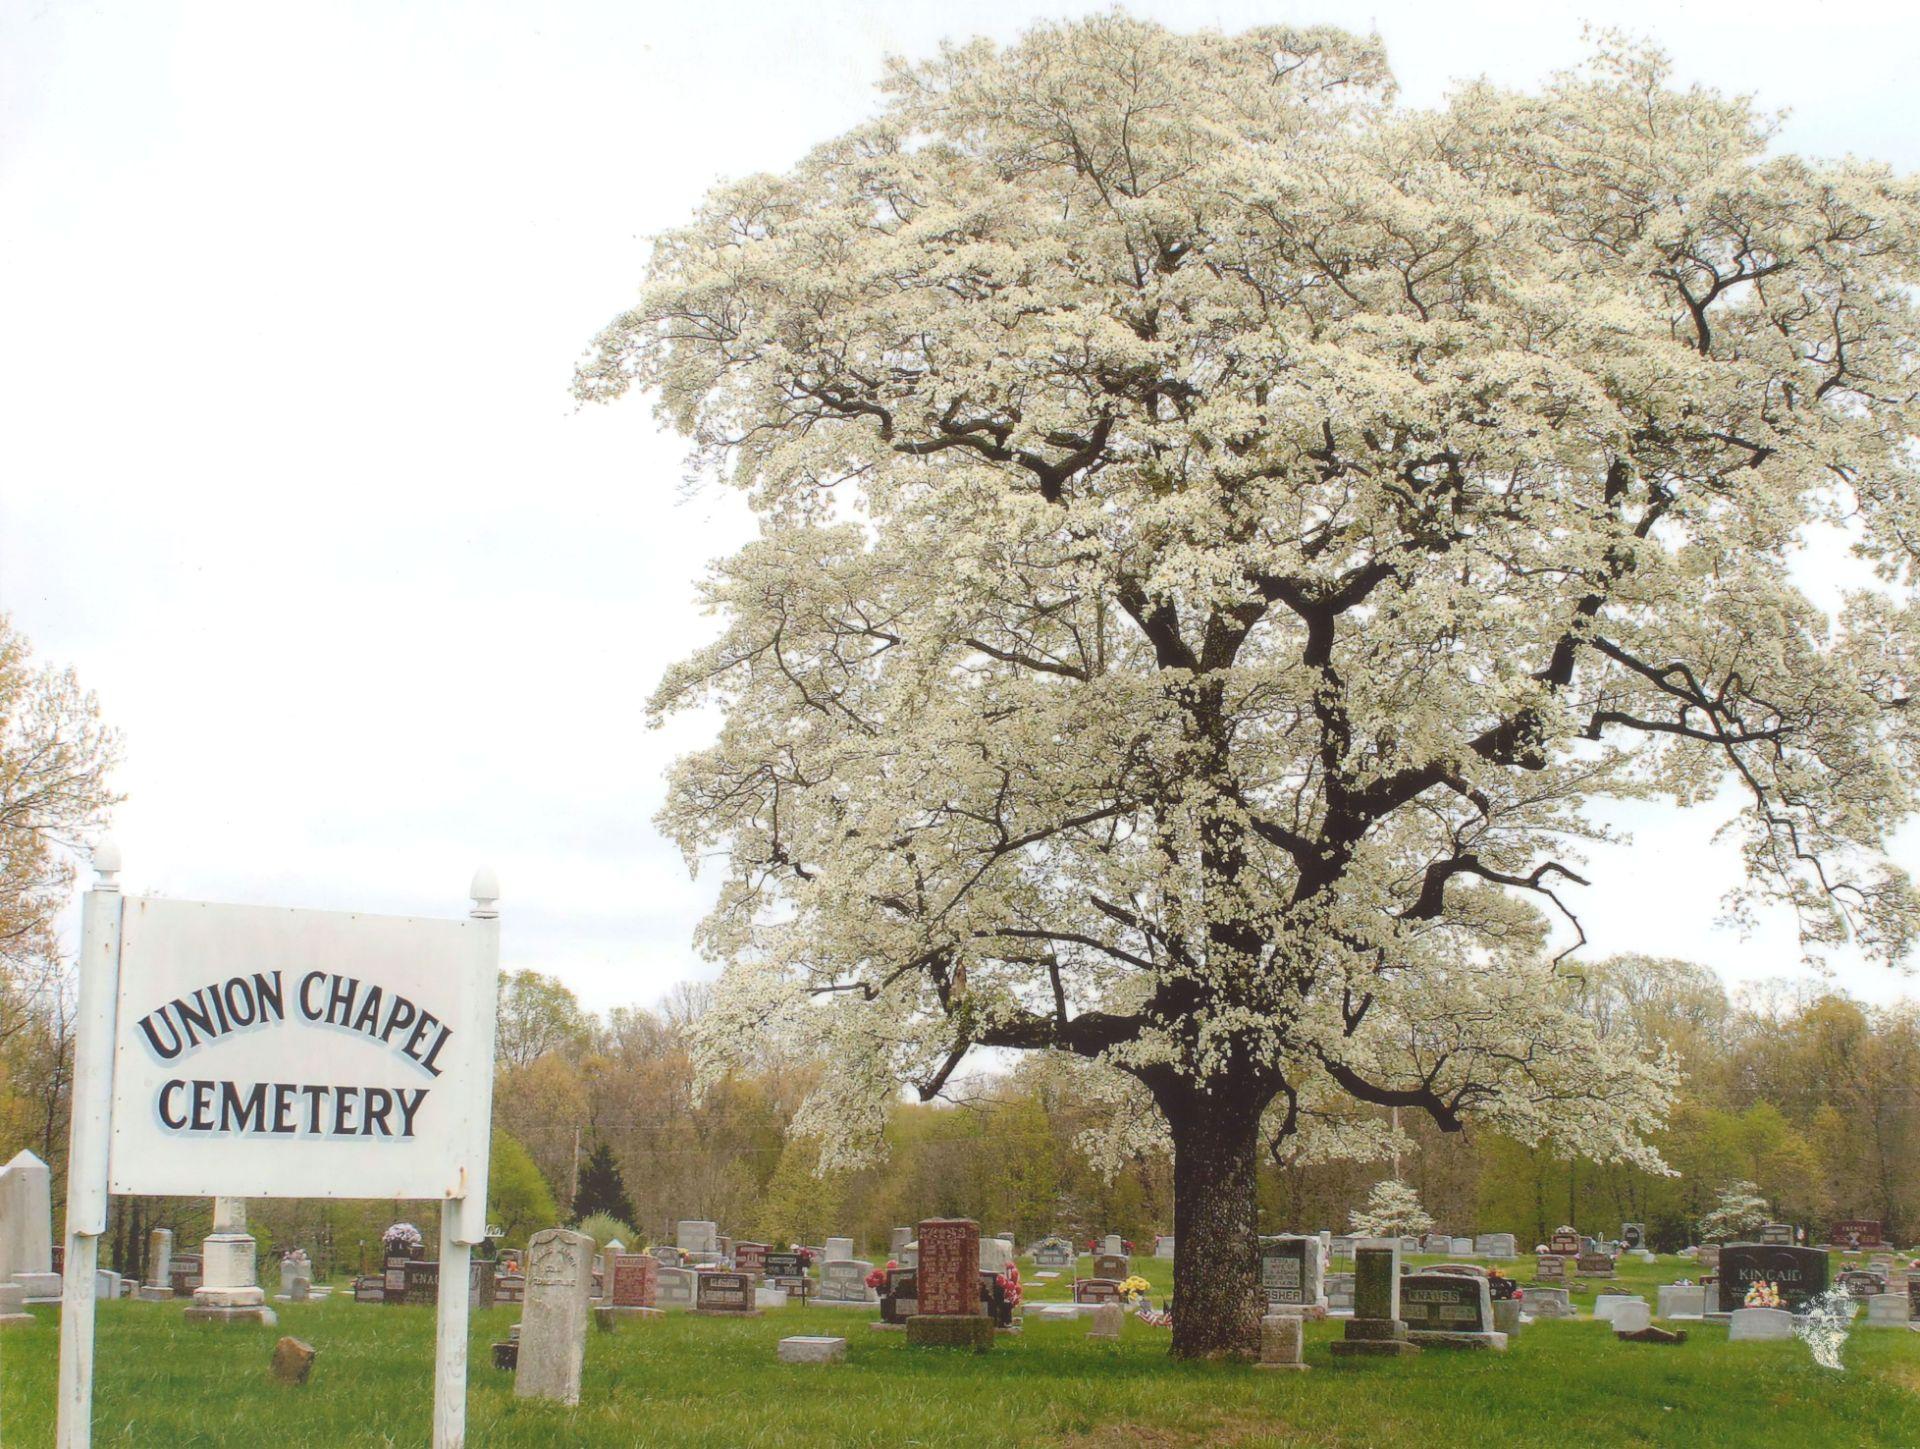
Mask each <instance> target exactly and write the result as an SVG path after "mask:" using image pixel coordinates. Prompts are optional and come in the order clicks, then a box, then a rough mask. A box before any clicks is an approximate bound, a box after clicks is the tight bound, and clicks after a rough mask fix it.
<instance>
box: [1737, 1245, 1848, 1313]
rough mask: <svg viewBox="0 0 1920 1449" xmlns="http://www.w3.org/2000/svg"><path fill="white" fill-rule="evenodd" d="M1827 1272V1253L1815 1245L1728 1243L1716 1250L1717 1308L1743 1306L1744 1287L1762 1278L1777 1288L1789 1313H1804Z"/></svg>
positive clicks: (1822, 1286) (1821, 1290) (1821, 1289)
mask: <svg viewBox="0 0 1920 1449" xmlns="http://www.w3.org/2000/svg"><path fill="white" fill-rule="evenodd" d="M1828 1271H1829V1269H1828V1262H1827V1255H1826V1253H1825V1252H1823V1251H1822V1250H1821V1249H1819V1248H1796V1247H1792V1246H1783V1245H1780V1244H1774V1243H1729V1244H1727V1246H1726V1247H1725V1248H1723V1249H1722V1250H1721V1252H1720V1273H1719V1279H1720V1311H1721V1312H1722V1313H1731V1312H1732V1311H1733V1310H1734V1309H1736V1308H1744V1307H1745V1306H1746V1302H1747V1289H1748V1288H1750V1287H1752V1286H1753V1285H1754V1284H1755V1283H1759V1282H1763V1281H1764V1282H1767V1283H1771V1284H1773V1285H1774V1286H1775V1287H1776V1288H1778V1289H1779V1290H1780V1298H1781V1301H1782V1302H1783V1303H1784V1304H1785V1305H1786V1307H1787V1309H1788V1311H1789V1312H1792V1313H1804V1312H1806V1310H1807V1304H1808V1303H1809V1302H1810V1301H1811V1300H1812V1299H1815V1298H1818V1297H1819V1296H1820V1295H1821V1294H1822V1293H1824V1292H1826V1291H1827V1276H1828Z"/></svg>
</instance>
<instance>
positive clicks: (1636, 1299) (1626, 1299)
mask: <svg viewBox="0 0 1920 1449" xmlns="http://www.w3.org/2000/svg"><path fill="white" fill-rule="evenodd" d="M1629 1303H1638V1304H1639V1305H1640V1306H1641V1307H1642V1308H1645V1307H1646V1306H1647V1304H1646V1300H1645V1299H1644V1298H1641V1297H1640V1296H1639V1295H1638V1294H1634V1293H1602V1294H1601V1295H1600V1296H1599V1297H1597V1298H1595V1299H1594V1300H1593V1316H1594V1317H1595V1318H1598V1319H1600V1320H1602V1321H1603V1322H1607V1323H1611V1322H1612V1321H1613V1315H1614V1314H1615V1313H1616V1312H1618V1311H1619V1310H1620V1309H1621V1308H1622V1307H1624V1306H1625V1305H1626V1304H1629ZM1640 1326H1641V1327H1642V1328H1645V1327H1646V1324H1644V1323H1643V1324H1641V1325H1640Z"/></svg>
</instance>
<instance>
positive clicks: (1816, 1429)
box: [0, 1259, 1920, 1449]
mask: <svg viewBox="0 0 1920 1449" xmlns="http://www.w3.org/2000/svg"><path fill="white" fill-rule="evenodd" d="M1084 1266H1085V1265H1084V1261H1083V1268H1084ZM1141 1266H1142V1268H1143V1269H1144V1270H1145V1276H1147V1277H1148V1278H1150V1279H1151V1280H1153V1281H1154V1283H1155V1285H1156V1287H1158V1288H1160V1289H1162V1290H1164V1288H1165V1286H1166V1282H1167V1277H1168V1269H1169V1267H1170V1265H1169V1264H1165V1263H1158V1262H1151V1261H1148V1262H1144V1263H1142V1265H1141ZM1516 1266H1518V1267H1519V1268H1520V1269H1521V1272H1520V1275H1519V1276H1521V1277H1522V1279H1523V1280H1524V1279H1525V1278H1526V1277H1528V1276H1530V1269H1531V1264H1530V1263H1525V1264H1520V1265H1516ZM1685 1268H1686V1265H1685V1264H1684V1263H1682V1262H1681V1261H1680V1260H1677V1259H1662V1260H1661V1261H1660V1262H1659V1263H1658V1264H1655V1265H1643V1264H1637V1263H1636V1264H1632V1265H1630V1266H1627V1267H1625V1268H1624V1269H1623V1271H1622V1275H1621V1276H1622V1280H1623V1282H1624V1283H1625V1285H1626V1287H1627V1289H1628V1290H1629V1291H1633V1290H1639V1291H1643V1292H1644V1293H1645V1294H1646V1296H1647V1297H1648V1299H1649V1301H1651V1299H1652V1296H1653V1294H1652V1288H1653V1285H1654V1284H1656V1283H1660V1282H1665V1281H1668V1280H1670V1279H1672V1278H1674V1277H1677V1276H1680V1274H1681V1273H1682V1272H1683V1271H1684V1270H1685ZM1026 1271H1027V1272H1028V1276H1029V1277H1031V1269H1030V1268H1029V1269H1027V1270H1026ZM1064 1293H1065V1287H1064V1282H1063V1281H1060V1280H1056V1282H1055V1283H1052V1284H1047V1285H1044V1286H1041V1287H1039V1288H1037V1289H1036V1290H1035V1291H1034V1292H1033V1293H1032V1294H1030V1296H1036V1297H1049V1298H1051V1297H1059V1296H1064ZM1580 1296H1581V1297H1582V1299H1583V1300H1584V1301H1587V1302H1589V1303H1590V1301H1591V1296H1592V1295H1591V1292H1590V1291H1589V1292H1587V1293H1584V1294H1582V1295H1580ZM278 1306H279V1308H280V1310H281V1316H280V1326H279V1327H278V1328H277V1329H265V1328H242V1327H212V1326H198V1325H190V1324H188V1323H186V1322H185V1321H184V1320H183V1318H182V1316H181V1307H180V1305H179V1304H177V1303H176V1304H147V1303H126V1302H122V1303H111V1304H104V1305H102V1306H101V1309H100V1320H99V1332H98V1366H97V1369H96V1379H95V1397H94V1405H95V1407H94V1442H95V1443H96V1444H100V1445H109V1444H131V1445H141V1446H156V1449H171V1446H175V1445H196V1446H198V1445H234V1446H241V1445H244V1446H248V1449H254V1446H258V1445H263V1444H264V1445H268V1446H272V1449H306V1446H330V1445H342V1446H345V1445H419V1444H424V1443H426V1442H427V1440H428V1437H429V1433H430V1428H431V1424H432V1373H433V1364H432V1360H433V1314H432V1312H431V1311H430V1310H428V1309H424V1308H385V1307H379V1306H374V1305H365V1304H355V1303H353V1302H352V1301H350V1299H349V1298H347V1297H346V1296H344V1295H341V1294H336V1295H335V1296H334V1297H333V1298H332V1299H330V1300H328V1301H327V1302H324V1303H313V1304H301V1305H289V1304H281V1305H278ZM35 1312H36V1313H37V1314H38V1316H39V1319H40V1321H39V1323H38V1324H37V1325H34V1326H32V1327H23V1328H17V1329H12V1330H8V1331H6V1332H5V1333H0V1444H4V1445H5V1446H6V1449H37V1446H41V1445H47V1444H51V1443H52V1441H53V1399H54V1380H55V1368H56V1358H57V1354H56V1344H57V1315H56V1313H55V1312H54V1310H52V1309H50V1308H41V1309H37V1310H35ZM516 1316H517V1310H515V1309H511V1308H500V1309H495V1310H493V1311H491V1312H489V1313H486V1314H482V1315H477V1316H476V1317H475V1320H474V1327H473V1343H472V1355H473V1367H472V1378H471V1383H470V1387H469V1392H468V1441H469V1443H471V1444H473V1445H475V1446H495V1445H498V1446H503V1449H504V1446H518V1445H539V1446H555V1445H620V1446H626V1445H656V1444H659V1445H677V1444H688V1445H712V1446H722V1445H724V1446H737V1445H746V1444H753V1445H776V1446H779V1445H822V1446H825V1445H834V1446H838V1445H882V1444H885V1445H896V1444H897V1445H913V1444H924V1445H929V1446H933V1445H937V1446H941V1449H963V1446H972V1445H980V1446H985V1445H1008V1444H1033V1445H1041V1444H1062V1443H1064V1444H1067V1445H1070V1446H1075V1449H1092V1446H1113V1449H1120V1446H1123V1445H1134V1444H1142V1443H1144V1444H1149V1445H1163V1446H1173V1445H1181V1446H1185V1445H1194V1446H1198V1445H1240V1446H1254V1445H1342V1446H1354V1449H1377V1446H1390V1445H1419V1446H1427V1445H1436V1446H1438V1445H1447V1446H1452V1445H1463V1446H1464V1445H1471V1446H1473V1449H1500V1446H1509V1445H1511V1446H1521V1445H1526V1446H1539V1445H1543V1444H1545V1445H1555V1446H1557V1445H1560V1444H1569V1445H1573V1444H1577V1445H1579V1446H1581V1449H1587V1446H1606V1445H1673V1446H1676V1449H1713V1446H1725V1445H1766V1446H1769V1449H1789V1446H1814V1445H1819V1446H1850V1445H1863V1446H1864V1445H1889V1446H1903V1449H1905V1446H1913V1445H1920V1335H1915V1334H1909V1333H1905V1332H1898V1331H1893V1330H1887V1329H1872V1330H1869V1329H1866V1328H1864V1327H1861V1328H1858V1329H1856V1331H1855V1332H1854V1334H1853V1336H1852V1338H1851V1339H1850V1340H1849V1342H1848V1345H1847V1351H1846V1358H1847V1368H1846V1371H1845V1373H1832V1372H1828V1371H1826V1370H1823V1369H1820V1368H1817V1367H1816V1366H1815V1365H1814V1364H1813V1362H1812V1360H1811V1359H1810V1358H1809V1357H1808V1355H1807V1352H1806V1350H1805V1349H1804V1348H1803V1347H1802V1346H1801V1345H1800V1344H1799V1343H1797V1342H1793V1343H1743V1344H1729V1343H1727V1341H1726V1331H1725V1330H1724V1329H1723V1328H1719V1327H1716V1326H1713V1325H1701V1324H1690V1325H1687V1327H1688V1329H1689V1340H1688V1342H1687V1343H1685V1344H1683V1345H1680V1346H1679V1347H1675V1348H1668V1347H1660V1346H1655V1345H1647V1344H1623V1343H1619V1342H1616V1341H1615V1339H1614V1338H1613V1335H1612V1333H1611V1332H1610V1331H1608V1329H1607V1328H1606V1327H1605V1326H1604V1325H1602V1324H1595V1323H1591V1322H1578V1323H1553V1322H1548V1323H1540V1324H1535V1325H1532V1326H1530V1327H1529V1328H1528V1329H1527V1330H1526V1331H1525V1332H1524V1333H1522V1334H1521V1335H1520V1336H1519V1337H1518V1338H1517V1339H1515V1340H1514V1342H1513V1345H1512V1348H1511V1350H1510V1351H1509V1352H1507V1353H1505V1354H1480V1353H1442V1352H1428V1353H1425V1354H1423V1355H1421V1356H1420V1357H1418V1358H1416V1359H1407V1360H1400V1361H1396V1362H1379V1361H1376V1362H1370V1363H1365V1364H1359V1365H1346V1364H1343V1365H1340V1366H1337V1367H1336V1366H1335V1364H1334V1362H1333V1359H1332V1356H1331V1355H1330V1354H1329V1353H1328V1351H1327V1344H1328V1343H1329V1341H1331V1340H1332V1339H1334V1338H1336V1337H1338V1335H1339V1332H1340V1329H1339V1325H1338V1322H1337V1321H1336V1322H1332V1323H1327V1324H1322V1325H1314V1326H1312V1327H1311V1328H1310V1330H1309V1335H1308V1347H1307V1359H1308V1362H1309V1363H1310V1364H1311V1365H1312V1372H1310V1373H1305V1374H1287V1373H1278V1374H1269V1373H1261V1372H1258V1371H1255V1370H1251V1369H1247V1368H1244V1367H1240V1366H1236V1365H1227V1364H1173V1363H1170V1362H1169V1361H1168V1360H1167V1358H1166V1344H1167V1334H1166V1331H1165V1330H1155V1329H1149V1328H1145V1327H1142V1326H1141V1325H1140V1324H1138V1323H1136V1322H1134V1321H1133V1320H1131V1319H1129V1320H1128V1321H1127V1325H1126V1329H1125V1333H1124V1336H1123V1338H1122V1340H1121V1341H1120V1342H1119V1343H1118V1344H1104V1343H1094V1342H1090V1341H1089V1340H1088V1339H1087V1337H1086V1327H1085V1325H1084V1324H1081V1323H1077V1322H1065V1323H1040V1322H1037V1321H1034V1322H1030V1323H1029V1324H1028V1325H1027V1328H1026V1330H1025V1332H1024V1333H1023V1334H1020V1335H1018V1336H1015V1337H1008V1336H1003V1337H1002V1338H1001V1339H1000V1340H999V1341H998V1343H997V1344H996V1345H995V1347H994V1350H993V1352H992V1353H990V1354H986V1355H980V1356H975V1355H967V1354H954V1353H948V1352H941V1351H937V1350H928V1349H910V1348H908V1347H907V1345H906V1343H905V1341H904V1338H903V1335H901V1334H898V1333H875V1332H872V1331H871V1330H869V1329H868V1328H867V1327H866V1323H867V1319H868V1317H869V1315H868V1314H866V1313H864V1312H861V1311H858V1310H841V1309H826V1308H816V1309H810V1310H804V1311H803V1310H800V1309H787V1310H780V1311H772V1312H768V1313H767V1314H765V1315H764V1316H763V1317H760V1318H757V1319H746V1320H741V1321H737V1322H729V1321H726V1320H721V1319H711V1318H694V1317H690V1316H687V1315H685V1314H679V1313H675V1314H670V1315H669V1316H668V1317H666V1318H665V1319H663V1320H657V1321H652V1322H647V1323H639V1322H633V1321H629V1322H626V1323H623V1324H622V1325H621V1327H620V1329H619V1331H618V1332H616V1333H614V1334H611V1335H607V1334H601V1333H597V1332H591V1331H590V1332H589V1337H588V1341H587V1363H586V1375H585V1384H584V1388H583V1391H582V1395H581V1403H580V1406H579V1407H578V1408H577V1409H565V1408H561V1407H559V1406H556V1405H551V1404H541V1403H530V1402H522V1401H519V1400H516V1399H515V1398H514V1397H513V1392H512V1382H511V1379H510V1377H509V1376H508V1375H506V1374H503V1373H499V1372H497V1371H495V1370H494V1369H493V1367H492V1366H491V1363H490V1362H489V1355H488V1350H487V1344H488V1343H489V1342H490V1341H492V1340H493V1339H496V1338H504V1337H505V1336H506V1329H507V1325H508V1324H510V1323H512V1322H514V1321H515V1318H516ZM281 1333H292V1334H294V1335H296V1336H299V1337H301V1338H304V1339H306V1340H307V1341H308V1342H310V1343H312V1344H314V1345H315V1346H316V1347H317V1348H318V1349H319V1351H320V1355H319V1358H318V1360H317V1361H316V1363H315V1366H314V1371H313V1377H312V1379H311V1380H310V1381H309V1382H308V1383H307V1384H306V1385H305V1386H304V1387H300V1388H288V1387H285V1386H282V1385H280V1384H277V1383H275V1382H274V1381H273V1380H272V1379H271V1378H270V1376H269V1375H268V1373H267V1361H268V1359H269V1357H270V1356H271V1354H272V1350H273V1345H274V1342H275V1340H276V1339H277V1338H278V1337H279V1335H280V1334H281ZM790 1333H838V1334H843V1335H844V1336H845V1337H846V1338H847V1340H848V1349H849V1359H848V1362H847V1363H845V1364H843V1365H839V1366H834V1367H827V1368H802V1367H789V1366H786V1365H783V1364H780V1363H778V1362H776V1361H775V1358H774V1343H775V1341H776V1340H778V1339H779V1338H781V1337H783V1336H784V1335H786V1334H790Z"/></svg>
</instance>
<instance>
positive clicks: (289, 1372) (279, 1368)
mask: <svg viewBox="0 0 1920 1449" xmlns="http://www.w3.org/2000/svg"><path fill="white" fill-rule="evenodd" d="M287 1291H288V1292H289V1293H291V1292H292V1291H293V1284H292V1283H291V1282H289V1283H288V1284H287ZM313 1358H314V1347H313V1345H312V1344H310V1343H302V1342H301V1341H300V1340H299V1339H297V1338H283V1339H281V1340H280V1342H278V1343H277V1344H275V1345H274V1347H273V1376H274V1377H275V1378H276V1379H278V1380H279V1381H280V1382H281V1383H283V1384H304V1383H305V1382H306V1381H307V1375H308V1374H310V1373H312V1372H313Z"/></svg>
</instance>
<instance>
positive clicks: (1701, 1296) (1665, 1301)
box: [1655, 1283, 1707, 1318]
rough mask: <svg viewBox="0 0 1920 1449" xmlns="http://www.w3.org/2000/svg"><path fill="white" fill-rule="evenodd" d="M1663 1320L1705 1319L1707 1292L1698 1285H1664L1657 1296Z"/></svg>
mask: <svg viewBox="0 0 1920 1449" xmlns="http://www.w3.org/2000/svg"><path fill="white" fill-rule="evenodd" d="M1655 1297H1656V1299H1657V1300H1658V1305H1659V1316H1660V1317H1662V1318H1703V1317H1705V1316H1706V1312H1707V1290H1706V1289H1705V1288H1702V1287H1701V1286H1699V1285H1698V1284H1697V1283H1662V1284H1661V1285H1660V1288H1659V1291H1658V1292H1657V1293H1656V1294H1655Z"/></svg>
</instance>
